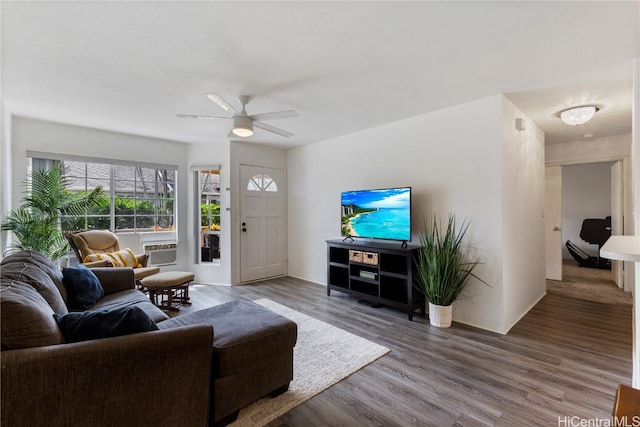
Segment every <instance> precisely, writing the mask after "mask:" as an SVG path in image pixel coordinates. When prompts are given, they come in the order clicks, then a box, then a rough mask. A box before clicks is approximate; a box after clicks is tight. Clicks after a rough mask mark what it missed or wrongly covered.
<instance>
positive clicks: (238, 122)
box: [232, 116, 253, 138]
mask: <svg viewBox="0 0 640 427" xmlns="http://www.w3.org/2000/svg"><path fill="white" fill-rule="evenodd" d="M232 132H233V134H234V135H237V136H241V137H242V138H247V137H250V136H251V135H253V120H251V117H247V116H235V117H234V118H233V130H232Z"/></svg>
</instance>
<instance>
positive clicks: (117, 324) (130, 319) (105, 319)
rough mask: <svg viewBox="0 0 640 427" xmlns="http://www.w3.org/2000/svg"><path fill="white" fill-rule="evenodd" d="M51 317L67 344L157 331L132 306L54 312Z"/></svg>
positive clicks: (139, 310) (151, 321) (141, 312)
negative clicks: (65, 312)
mask: <svg viewBox="0 0 640 427" xmlns="http://www.w3.org/2000/svg"><path fill="white" fill-rule="evenodd" d="M53 317H54V318H55V319H56V322H57V323H58V326H60V329H61V330H62V335H64V338H65V341H66V342H68V343H72V342H79V341H87V340H95V339H100V338H109V337H119V336H122V335H129V334H136V333H138V332H147V331H157V330H158V325H156V323H155V322H154V321H153V320H152V319H151V318H150V317H149V316H148V315H147V313H145V312H144V311H143V310H142V309H141V308H140V307H136V306H131V307H123V308H116V309H114V310H102V311H85V312H82V313H69V314H64V315H63V314H57V313H54V315H53Z"/></svg>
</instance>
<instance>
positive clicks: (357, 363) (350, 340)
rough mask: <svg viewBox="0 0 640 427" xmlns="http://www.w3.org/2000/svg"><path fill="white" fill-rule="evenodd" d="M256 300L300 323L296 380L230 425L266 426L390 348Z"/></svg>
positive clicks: (294, 376)
mask: <svg viewBox="0 0 640 427" xmlns="http://www.w3.org/2000/svg"><path fill="white" fill-rule="evenodd" d="M254 302H255V303H258V304H260V305H262V306H264V307H267V308H268V309H270V310H273V311H275V312H276V313H278V314H280V315H282V316H285V317H287V318H289V319H291V320H293V321H294V322H296V323H297V324H298V341H297V343H296V346H295V348H294V350H293V381H292V382H291V384H290V385H289V390H288V391H287V392H286V393H283V394H281V395H280V396H278V397H276V398H264V399H261V400H259V401H258V402H256V403H254V404H252V405H250V406H248V407H247V408H245V409H243V410H242V411H240V415H239V416H238V419H237V420H236V421H235V422H234V423H232V424H230V427H231V426H233V427H248V426H252V427H257V426H263V425H265V424H267V423H269V422H271V421H273V420H275V419H276V418H278V417H279V416H280V415H282V414H284V413H286V412H287V411H289V410H291V409H292V408H294V407H296V406H298V405H300V404H301V403H303V402H304V401H306V400H308V399H310V398H312V397H313V396H315V395H316V394H318V393H320V392H321V391H323V390H325V389H327V388H329V387H330V386H332V385H333V384H336V383H337V382H339V381H341V380H343V379H344V378H346V377H348V376H349V375H351V374H353V373H354V372H356V371H358V370H360V369H362V368H363V367H365V366H366V365H368V364H369V363H371V362H373V361H375V360H376V359H378V358H379V357H381V356H383V355H385V354H386V353H388V352H389V351H390V350H389V349H388V348H386V347H383V346H381V345H378V344H376V343H374V342H371V341H369V340H366V339H364V338H361V337H359V336H357V335H353V334H351V333H349V332H347V331H344V330H342V329H339V328H336V327H335V326H331V325H329V324H327V323H325V322H322V321H320V320H318V319H314V318H313V317H310V316H307V315H306V314H303V313H300V312H298V311H295V310H293V309H291V308H289V307H285V306H283V305H281V304H278V303H276V302H273V301H271V300H268V299H266V298H263V299H259V300H256V301H254Z"/></svg>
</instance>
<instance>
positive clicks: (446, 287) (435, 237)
mask: <svg viewBox="0 0 640 427" xmlns="http://www.w3.org/2000/svg"><path fill="white" fill-rule="evenodd" d="M468 228H469V223H468V222H463V223H462V226H461V227H460V228H456V218H455V215H454V214H449V221H448V223H447V228H446V230H443V229H442V225H441V224H440V222H439V221H438V220H437V219H436V216H435V215H434V216H433V222H432V224H431V227H427V221H426V220H425V228H424V231H423V232H422V233H421V234H420V246H421V247H420V248H419V249H418V251H417V254H416V257H415V264H416V280H415V286H416V287H417V288H418V289H419V290H420V291H421V292H422V293H424V295H425V297H426V298H427V300H428V301H429V322H430V323H431V324H432V325H434V326H438V327H444V328H447V327H449V326H451V316H452V304H453V302H454V301H455V300H456V299H457V298H458V296H459V295H460V293H461V292H462V290H463V289H464V288H465V286H466V285H467V282H468V280H469V278H470V277H475V278H476V279H478V280H480V281H481V282H483V283H485V284H486V282H485V281H484V280H482V279H480V278H479V277H477V276H476V275H475V274H473V270H474V269H475V268H476V266H477V265H478V264H479V263H480V260H479V259H477V258H474V257H473V256H472V255H470V254H469V252H468V251H467V250H466V248H465V247H464V245H463V239H464V236H465V234H466V232H467V230H468Z"/></svg>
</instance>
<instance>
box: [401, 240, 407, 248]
mask: <svg viewBox="0 0 640 427" xmlns="http://www.w3.org/2000/svg"><path fill="white" fill-rule="evenodd" d="M400 247H401V248H402V249H404V248H406V247H407V242H406V241H404V242H402V244H401V245H400Z"/></svg>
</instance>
